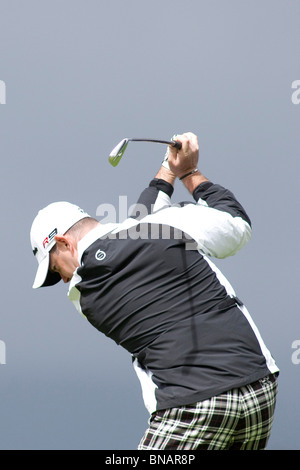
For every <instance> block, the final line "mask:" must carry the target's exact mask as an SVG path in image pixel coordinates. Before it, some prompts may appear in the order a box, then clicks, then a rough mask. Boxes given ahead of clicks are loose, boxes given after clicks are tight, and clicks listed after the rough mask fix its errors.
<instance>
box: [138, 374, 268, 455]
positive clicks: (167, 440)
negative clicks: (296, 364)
mask: <svg viewBox="0 0 300 470" xmlns="http://www.w3.org/2000/svg"><path fill="white" fill-rule="evenodd" d="M276 375H277V374H273V375H269V376H267V377H265V378H263V379H260V380H258V381H257V382H254V383H252V384H250V385H247V386H244V387H240V388H235V389H232V390H230V391H228V392H225V393H222V394H220V395H218V396H216V397H212V398H210V399H207V400H204V401H202V402H198V403H195V404H193V405H188V406H182V407H180V408H170V409H168V410H162V411H157V412H155V413H153V414H152V416H151V418H150V423H149V424H150V426H149V429H148V430H147V431H146V433H145V435H144V437H143V438H142V440H141V442H140V444H139V446H138V450H150V449H153V450H162V449H164V450H176V449H177V450H197V449H199V450H226V449H231V450H263V449H265V448H266V446H267V442H268V439H269V436H270V433H271V427H272V423H273V416H274V410H275V403H276V395H277V379H276Z"/></svg>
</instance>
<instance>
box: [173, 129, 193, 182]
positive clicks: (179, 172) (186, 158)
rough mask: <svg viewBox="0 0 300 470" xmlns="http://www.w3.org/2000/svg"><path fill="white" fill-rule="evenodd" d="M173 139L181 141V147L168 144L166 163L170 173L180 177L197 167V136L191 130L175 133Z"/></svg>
mask: <svg viewBox="0 0 300 470" xmlns="http://www.w3.org/2000/svg"><path fill="white" fill-rule="evenodd" d="M174 140H178V141H179V142H181V144H182V147H181V149H180V150H177V149H176V148H174V147H171V146H169V156H168V163H169V167H170V170H171V171H172V173H173V174H174V175H175V176H176V177H178V178H181V177H182V176H184V175H186V174H187V173H189V172H191V171H193V170H195V169H196V168H197V165H198V159H199V145H198V138H197V136H196V135H195V134H193V133H192V132H186V133H185V134H182V135H176V137H175V139H174Z"/></svg>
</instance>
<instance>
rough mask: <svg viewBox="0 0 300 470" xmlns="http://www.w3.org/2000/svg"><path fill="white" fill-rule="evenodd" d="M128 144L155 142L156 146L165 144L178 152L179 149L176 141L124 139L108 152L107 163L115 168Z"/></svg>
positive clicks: (179, 146) (179, 144) (179, 145)
mask: <svg viewBox="0 0 300 470" xmlns="http://www.w3.org/2000/svg"><path fill="white" fill-rule="evenodd" d="M128 142H155V143H158V144H167V145H171V146H172V147H175V148H177V149H178V150H180V149H181V146H182V145H181V142H178V140H171V141H170V140H157V139H135V138H126V139H123V140H121V142H119V143H118V145H116V147H115V148H114V149H113V150H112V151H111V152H110V155H109V163H110V164H111V165H112V166H117V165H118V163H119V161H120V160H121V158H122V157H123V155H124V152H125V150H126V147H127V145H128Z"/></svg>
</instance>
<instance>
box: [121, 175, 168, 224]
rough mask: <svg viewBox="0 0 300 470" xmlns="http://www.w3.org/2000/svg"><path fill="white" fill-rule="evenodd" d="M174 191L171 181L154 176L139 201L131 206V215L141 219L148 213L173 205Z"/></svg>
mask: <svg viewBox="0 0 300 470" xmlns="http://www.w3.org/2000/svg"><path fill="white" fill-rule="evenodd" d="M173 192H174V188H173V186H172V185H171V184H170V183H167V182H166V181H164V180H162V179H158V178H154V179H153V180H152V181H151V182H150V184H149V186H148V187H147V188H146V189H144V191H143V192H142V193H141V195H140V197H139V198H138V201H137V203H136V204H135V205H134V206H133V207H132V208H131V210H130V214H129V217H131V218H133V219H137V220H141V219H142V218H143V217H145V216H146V215H148V214H152V213H153V212H157V211H158V210H160V209H162V208H164V207H169V206H171V196H172V194H173Z"/></svg>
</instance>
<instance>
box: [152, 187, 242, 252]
mask: <svg viewBox="0 0 300 470" xmlns="http://www.w3.org/2000/svg"><path fill="white" fill-rule="evenodd" d="M193 197H194V199H195V203H182V204H175V205H169V206H168V207H163V208H162V209H161V210H159V211H157V212H154V213H152V214H151V215H147V216H146V217H144V218H143V222H147V223H160V224H167V225H170V226H171V227H174V228H176V229H178V230H180V231H182V232H183V233H184V234H185V235H186V236H187V238H188V239H189V240H188V242H187V249H198V250H199V251H200V252H201V253H203V254H205V255H208V256H211V257H215V258H226V257H228V256H232V255H234V254H236V253H237V252H238V251H239V250H240V249H241V248H242V247H243V246H244V245H245V244H246V243H247V242H248V241H249V240H250V238H251V222H250V219H249V217H248V215H247V213H246V212H245V210H244V209H243V207H242V206H241V204H240V203H239V202H238V201H237V199H236V197H235V196H234V194H233V193H232V192H231V191H229V190H227V189H225V188H223V187H222V186H220V185H218V184H214V183H211V182H204V183H201V184H200V185H199V186H198V187H197V188H196V189H195V191H194V193H193Z"/></svg>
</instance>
